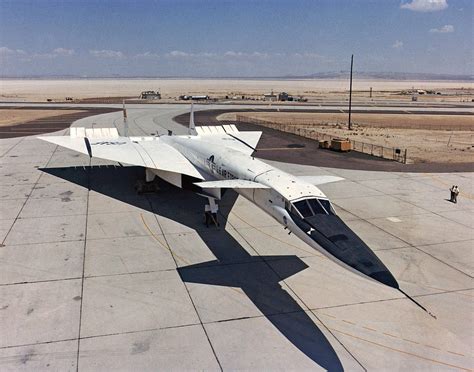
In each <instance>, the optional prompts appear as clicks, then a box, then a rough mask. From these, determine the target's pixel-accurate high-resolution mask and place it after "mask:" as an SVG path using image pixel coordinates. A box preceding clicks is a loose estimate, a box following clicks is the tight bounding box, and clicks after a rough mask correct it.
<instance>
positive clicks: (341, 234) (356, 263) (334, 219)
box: [295, 214, 399, 289]
mask: <svg viewBox="0 0 474 372" xmlns="http://www.w3.org/2000/svg"><path fill="white" fill-rule="evenodd" d="M295 223H296V224H297V225H299V227H300V228H301V229H303V230H304V231H308V230H310V227H312V229H311V232H310V234H309V235H310V236H311V238H312V239H313V240H314V241H315V242H316V243H318V245H319V246H321V247H322V248H324V249H325V250H326V251H327V252H328V253H329V254H331V255H332V256H334V257H335V258H337V259H338V260H339V261H341V262H343V263H344V264H345V265H347V266H349V267H351V268H353V269H354V270H356V271H358V272H360V273H361V274H364V275H366V276H368V277H370V278H372V279H374V280H376V281H378V282H379V283H382V284H385V285H388V286H389V287H392V288H395V289H398V288H399V286H398V283H397V281H396V279H395V278H394V277H393V275H392V274H391V273H390V271H389V270H388V269H387V267H386V266H385V265H384V264H383V263H382V261H380V259H379V258H378V257H377V256H376V255H375V253H374V252H372V250H371V249H370V248H369V247H368V246H367V244H365V243H364V242H363V241H362V239H360V238H359V237H358V236H357V235H356V234H355V233H354V232H353V231H352V230H351V229H350V228H349V227H348V226H347V225H346V224H345V223H344V222H343V221H342V220H341V219H340V218H339V217H338V216H335V215H323V214H319V215H315V216H312V217H307V218H305V219H303V220H301V219H300V221H295Z"/></svg>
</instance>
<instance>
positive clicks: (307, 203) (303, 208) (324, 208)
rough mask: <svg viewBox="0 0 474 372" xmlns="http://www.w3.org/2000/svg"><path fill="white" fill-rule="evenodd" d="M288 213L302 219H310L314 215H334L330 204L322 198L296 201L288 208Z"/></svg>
mask: <svg viewBox="0 0 474 372" xmlns="http://www.w3.org/2000/svg"><path fill="white" fill-rule="evenodd" d="M290 212H291V213H294V214H297V215H300V216H301V217H302V218H307V217H312V216H316V215H321V214H322V215H324V214H325V215H335V214H336V212H335V211H334V208H333V207H332V205H331V202H330V201H329V200H327V199H322V198H308V199H303V200H298V201H297V202H294V203H292V204H291V206H290Z"/></svg>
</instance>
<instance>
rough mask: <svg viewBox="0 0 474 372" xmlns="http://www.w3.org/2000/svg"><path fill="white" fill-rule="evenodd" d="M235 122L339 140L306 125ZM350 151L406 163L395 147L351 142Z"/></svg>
mask: <svg viewBox="0 0 474 372" xmlns="http://www.w3.org/2000/svg"><path fill="white" fill-rule="evenodd" d="M236 120H237V121H238V122H239V121H240V122H245V123H250V124H255V125H260V126H264V127H267V128H271V129H275V130H279V131H281V132H286V133H291V134H295V135H297V136H300V137H304V138H309V139H312V140H315V141H328V142H331V141H332V140H333V139H336V138H340V137H338V136H335V135H331V134H327V133H323V132H318V131H317V130H315V129H312V128H307V127H306V126H307V125H308V124H307V123H301V124H289V123H275V122H272V121H269V120H262V119H255V118H249V117H246V116H243V115H236ZM349 141H350V142H351V149H352V151H357V152H361V153H364V154H368V155H371V156H376V157H379V158H384V159H389V160H394V161H397V162H400V163H403V164H406V163H407V149H400V148H395V147H387V146H382V145H377V144H373V143H368V142H362V141H356V140H351V139H349Z"/></svg>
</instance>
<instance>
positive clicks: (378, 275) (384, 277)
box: [369, 270, 400, 289]
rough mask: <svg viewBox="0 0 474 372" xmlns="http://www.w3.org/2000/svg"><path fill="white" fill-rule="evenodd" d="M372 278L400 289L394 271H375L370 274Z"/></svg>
mask: <svg viewBox="0 0 474 372" xmlns="http://www.w3.org/2000/svg"><path fill="white" fill-rule="evenodd" d="M369 276H370V277H371V278H372V279H375V280H376V281H378V282H380V283H382V284H385V285H388V286H389V287H392V288H395V289H399V288H400V287H399V286H398V282H397V280H396V279H395V278H394V277H393V275H392V273H391V272H390V271H388V270H385V271H377V272H375V273H372V274H369Z"/></svg>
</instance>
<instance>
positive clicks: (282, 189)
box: [39, 107, 421, 306]
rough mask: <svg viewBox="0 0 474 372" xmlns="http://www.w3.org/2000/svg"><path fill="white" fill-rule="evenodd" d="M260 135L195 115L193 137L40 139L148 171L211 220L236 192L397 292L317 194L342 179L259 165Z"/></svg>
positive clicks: (111, 131)
mask: <svg viewBox="0 0 474 372" xmlns="http://www.w3.org/2000/svg"><path fill="white" fill-rule="evenodd" d="M261 135H262V132H241V131H239V130H238V129H237V128H236V127H235V125H223V126H200V127H195V125H194V113H193V109H192V107H191V115H190V123H189V130H188V135H167V136H166V135H164V136H153V137H121V136H119V134H118V132H117V130H116V129H115V128H87V129H85V128H74V127H71V128H70V135H69V136H43V137H39V138H40V139H42V140H44V141H48V142H51V143H54V144H56V145H59V146H62V147H65V148H68V149H71V150H74V151H77V152H80V153H83V154H88V155H89V156H90V157H91V158H92V157H94V158H100V159H106V160H112V161H116V162H119V163H126V164H130V165H135V166H141V167H144V168H145V170H146V179H147V181H152V180H153V179H154V177H155V176H158V177H160V178H162V179H164V180H165V181H167V182H169V183H171V184H173V185H175V186H178V187H180V188H183V189H189V190H192V191H194V192H196V193H197V194H199V195H202V196H205V197H206V198H208V200H209V205H208V208H207V210H209V209H210V210H211V211H212V212H216V211H217V203H216V201H217V200H220V198H221V196H222V192H223V191H224V190H225V189H234V190H235V191H236V192H238V193H239V194H240V195H242V196H244V197H245V198H247V199H248V200H250V201H251V202H253V203H254V204H256V205H257V206H258V207H260V208H261V209H262V210H264V211H265V212H266V213H268V214H269V215H270V216H272V217H273V218H274V219H275V220H276V221H278V222H279V223H280V224H281V225H283V226H284V227H285V229H288V230H289V231H290V232H292V233H293V234H295V235H296V236H298V237H299V238H300V239H301V240H303V241H304V242H306V243H307V244H308V245H309V246H311V247H313V248H314V249H316V250H318V251H319V252H321V253H322V254H323V255H325V256H326V257H328V258H329V259H331V260H333V261H334V262H336V263H337V264H339V265H341V266H343V267H345V268H347V269H349V270H351V271H353V272H355V273H356V274H358V275H362V276H364V277H366V278H369V279H371V280H375V281H377V282H380V283H382V284H385V285H387V286H390V287H392V288H395V289H398V290H400V288H399V285H398V283H397V281H396V280H395V278H394V277H393V275H392V274H391V273H390V271H389V270H388V269H387V267H385V265H384V264H383V263H382V262H381V261H380V260H379V258H378V257H377V256H376V255H375V254H374V253H373V252H372V250H371V249H370V248H369V247H368V246H367V245H366V244H365V243H364V242H363V241H362V240H361V239H360V238H359V237H358V236H357V235H356V234H355V233H354V232H353V231H352V230H351V229H350V228H349V227H348V226H347V225H346V224H345V223H344V222H343V221H342V220H341V219H340V218H339V217H338V216H337V215H336V212H335V211H334V208H333V207H332V205H331V202H330V201H329V199H328V198H327V197H326V196H325V195H324V194H323V193H322V192H321V190H320V189H319V188H318V187H317V185H321V184H324V183H329V182H334V181H339V180H342V178H340V177H334V176H315V177H310V178H304V177H295V176H292V175H291V174H288V173H285V172H283V171H281V170H279V169H277V168H275V167H272V166H270V165H268V164H266V163H264V162H262V161H260V160H258V159H255V158H254V157H253V156H252V153H253V152H254V151H255V146H256V145H257V143H258V141H259V140H260V136H261ZM400 291H401V290H400ZM403 293H404V292H403ZM404 294H405V293H404ZM420 306H421V305H420Z"/></svg>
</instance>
